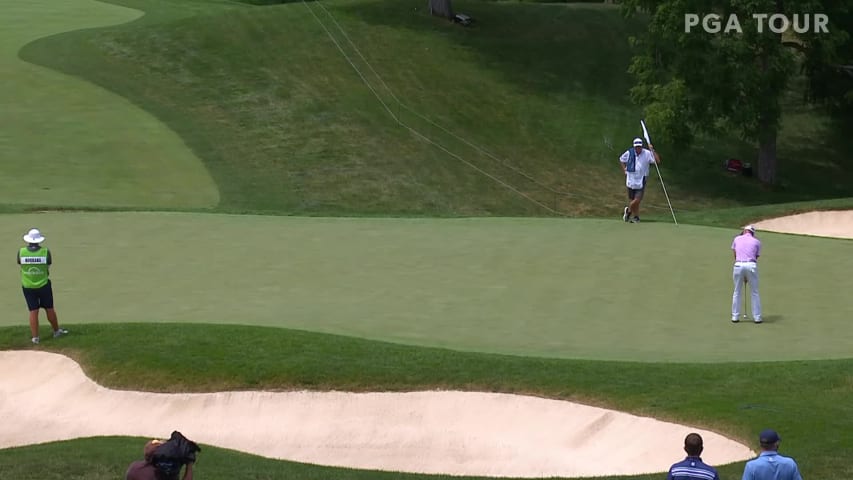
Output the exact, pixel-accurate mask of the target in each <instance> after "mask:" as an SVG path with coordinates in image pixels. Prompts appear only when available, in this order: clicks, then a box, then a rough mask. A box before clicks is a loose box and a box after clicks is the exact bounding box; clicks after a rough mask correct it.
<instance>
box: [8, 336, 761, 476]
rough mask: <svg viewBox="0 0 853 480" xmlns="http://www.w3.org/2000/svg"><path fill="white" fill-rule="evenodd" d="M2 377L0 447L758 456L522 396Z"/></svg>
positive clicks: (598, 457) (511, 458) (61, 372)
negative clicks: (157, 441)
mask: <svg viewBox="0 0 853 480" xmlns="http://www.w3.org/2000/svg"><path fill="white" fill-rule="evenodd" d="M0 372H2V380H0V448H7V447H12V446H21V445H29V444H35V443H42V442H49V441H55V440H65V439H72V438H80V437H90V436H99V435H130V436H142V437H149V438H164V437H168V436H169V434H170V433H171V432H172V430H179V431H181V432H182V433H184V434H185V435H186V436H187V437H189V438H191V439H193V440H195V441H197V442H199V443H200V444H202V446H203V445H204V444H208V445H216V446H219V447H224V448H230V449H234V450H241V451H244V452H249V453H253V454H257V455H262V456H265V457H269V458H277V459H287V460H295V461H300V462H308V463H315V464H321V465H332V466H340V467H352V468H362V469H377V470H390V471H405V472H421V473H435V474H452V475H482V476H511V477H547V476H564V477H574V476H594V475H629V474H637V473H651V472H662V471H666V470H667V469H668V468H669V465H670V464H671V463H673V462H675V461H677V460H680V459H681V458H682V457H683V456H684V453H683V451H682V449H681V447H682V445H683V443H682V442H683V440H684V436H685V435H686V434H687V433H689V432H692V431H696V432H699V433H700V434H701V435H702V436H703V437H704V439H705V454H704V455H703V458H704V459H705V460H706V461H707V462H709V463H711V464H715V465H720V464H724V463H730V462H736V461H741V460H746V459H748V458H752V457H753V456H754V453H753V452H752V451H750V449H749V448H747V447H745V446H743V445H741V444H739V443H737V442H734V441H732V440H729V439H726V438H725V437H722V436H720V435H718V434H716V433H712V432H708V431H704V430H700V429H695V428H690V427H687V426H683V425H676V424H673V423H665V422H660V421H657V420H654V419H651V418H643V417H637V416H634V415H628V414H625V413H620V412H616V411H610V410H605V409H601V408H594V407H588V406H584V405H578V404H573V403H569V402H563V401H557V400H546V399H542V398H535V397H529V396H521V395H505V394H491V393H465V392H447V391H431V392H412V393H364V394H355V393H343V392H305V391H299V392H230V393H209V394H154V393H143V392H130V391H117V390H110V389H107V388H104V387H101V386H99V385H97V384H95V383H94V382H92V381H91V380H90V379H89V378H87V377H86V376H85V375H84V374H83V371H82V370H81V368H80V367H79V365H77V363H75V362H74V361H72V360H71V359H69V358H67V357H65V356H62V355H57V354H53V353H47V352H39V351H35V350H34V351H0ZM139 449H140V455H141V452H142V444H140V446H139ZM203 455H204V452H202V457H201V458H200V462H203ZM131 460H134V459H128V462H130V461H131Z"/></svg>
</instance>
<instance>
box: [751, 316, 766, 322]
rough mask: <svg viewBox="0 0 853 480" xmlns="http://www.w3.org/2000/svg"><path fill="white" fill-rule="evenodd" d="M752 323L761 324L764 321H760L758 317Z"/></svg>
mask: <svg viewBox="0 0 853 480" xmlns="http://www.w3.org/2000/svg"><path fill="white" fill-rule="evenodd" d="M753 321H754V322H755V323H762V322H763V321H764V320H761V318H760V317H759V318H756V319H755V320H753Z"/></svg>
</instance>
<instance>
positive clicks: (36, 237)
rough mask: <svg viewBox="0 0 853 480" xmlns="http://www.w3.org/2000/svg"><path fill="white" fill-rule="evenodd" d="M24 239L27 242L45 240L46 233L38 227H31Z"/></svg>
mask: <svg viewBox="0 0 853 480" xmlns="http://www.w3.org/2000/svg"><path fill="white" fill-rule="evenodd" d="M24 241H25V242H27V243H41V242H43V241H44V235H42V234H41V232H40V231H39V229H38V228H31V229H30V231H29V232H27V234H26V235H24Z"/></svg>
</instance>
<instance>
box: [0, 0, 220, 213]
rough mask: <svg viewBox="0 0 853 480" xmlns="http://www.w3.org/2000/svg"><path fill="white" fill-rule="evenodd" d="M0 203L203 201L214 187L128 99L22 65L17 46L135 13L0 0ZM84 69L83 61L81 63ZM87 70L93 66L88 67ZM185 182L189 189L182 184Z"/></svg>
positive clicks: (197, 163)
mask: <svg viewBox="0 0 853 480" xmlns="http://www.w3.org/2000/svg"><path fill="white" fill-rule="evenodd" d="M0 10H2V11H3V15H2V16H0V70H2V71H3V72H4V79H5V80H4V84H3V88H0V104H2V105H3V106H4V112H5V115H6V116H7V117H8V118H9V119H14V120H11V121H9V122H5V123H4V128H3V129H4V140H3V142H0V157H2V158H4V159H7V160H6V161H5V162H4V174H3V175H2V178H0V202H2V203H5V204H40V205H67V204H75V205H86V206H90V207H92V206H94V207H98V206H100V207H106V206H123V207H126V206H134V207H147V208H162V207H173V208H174V207H185V208H186V207H189V208H202V207H213V206H215V205H216V204H217V202H218V193H217V189H216V185H215V184H214V183H213V181H212V179H211V178H210V175H209V174H208V172H207V171H206V169H205V167H204V165H203V164H202V162H201V160H200V159H199V158H198V157H196V156H195V155H194V154H193V152H192V151H190V150H189V149H188V148H187V146H186V145H185V144H184V142H183V141H182V139H181V138H180V137H179V136H178V135H176V134H175V132H173V131H172V130H170V129H169V128H168V127H166V126H165V125H163V124H162V123H161V122H160V121H158V120H157V119H156V118H154V117H153V116H152V115H151V114H149V113H148V112H146V111H144V110H143V109H141V108H139V107H138V106H135V105H133V104H132V103H131V102H130V101H128V99H126V98H123V97H121V96H119V95H116V94H115V93H110V92H108V91H106V90H104V89H102V88H99V87H97V86H95V85H92V84H91V83H89V82H87V81H85V80H82V79H79V78H73V77H69V76H66V75H63V74H61V73H59V72H55V71H52V70H48V69H45V68H42V67H38V66H35V65H32V64H30V63H27V62H24V61H22V60H21V59H20V58H18V51H19V50H20V49H21V47H23V46H24V45H26V44H27V43H29V42H31V41H33V40H36V39H38V38H41V37H46V36H51V35H54V34H59V33H61V32H66V31H70V30H80V29H90V28H94V27H100V26H103V25H111V24H122V23H125V22H130V21H132V20H134V19H136V18H138V17H139V16H141V15H142V12H140V11H137V10H131V9H127V8H122V7H118V6H115V5H111V4H106V3H100V2H95V1H92V0H74V1H71V0H69V1H64V2H59V3H57V2H53V1H45V0H33V1H27V2H20V1H17V0H0ZM90 68H92V67H90ZM94 68H97V67H94ZM188 185H192V188H187V186H188Z"/></svg>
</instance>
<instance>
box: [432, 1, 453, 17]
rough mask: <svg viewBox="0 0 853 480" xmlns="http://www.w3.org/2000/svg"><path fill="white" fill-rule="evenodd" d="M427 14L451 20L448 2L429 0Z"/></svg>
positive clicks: (451, 10) (450, 9)
mask: <svg viewBox="0 0 853 480" xmlns="http://www.w3.org/2000/svg"><path fill="white" fill-rule="evenodd" d="M429 13H431V14H433V15H435V16H437V17H444V18H453V7H452V6H451V5H450V0H429Z"/></svg>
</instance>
